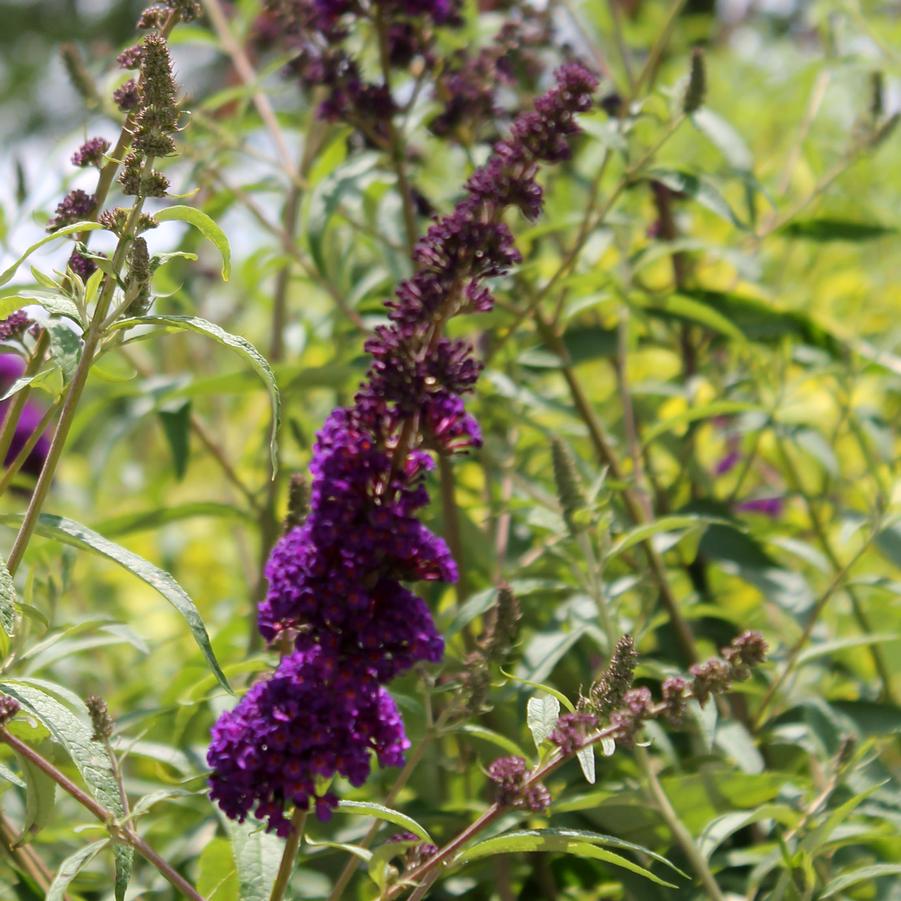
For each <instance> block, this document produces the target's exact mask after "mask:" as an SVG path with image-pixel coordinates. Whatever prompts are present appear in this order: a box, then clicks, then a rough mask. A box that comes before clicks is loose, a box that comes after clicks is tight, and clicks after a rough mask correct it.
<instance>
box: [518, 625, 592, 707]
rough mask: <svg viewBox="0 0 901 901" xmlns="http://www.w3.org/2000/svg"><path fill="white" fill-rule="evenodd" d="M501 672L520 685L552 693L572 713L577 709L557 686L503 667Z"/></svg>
mask: <svg viewBox="0 0 901 901" xmlns="http://www.w3.org/2000/svg"><path fill="white" fill-rule="evenodd" d="M581 634H582V633H580V637H581ZM501 672H502V673H503V674H504V675H505V676H506V677H507V678H508V679H510V681H511V682H517V683H519V684H520V685H528V686H529V688H537V689H539V691H543V692H545V694H549V695H552V696H553V697H555V698H556V699H557V700H558V701H559V702H560V703H561V704H562V705H563V706H564V707H565V708H566V709H567V710H568V711H569V712H570V713H574V712H575V709H576V708H575V706H574V705H573V702H572V701H570V699H569V698H568V697H566V695H565V694H563V692H562V691H558V690H557V689H556V688H551V686H550V685H544V684H543V683H541V682H535V681H533V680H532V679H520V678H519V676H514V675H513V674H512V673H508V672H505V671H504V670H503V669H501Z"/></svg>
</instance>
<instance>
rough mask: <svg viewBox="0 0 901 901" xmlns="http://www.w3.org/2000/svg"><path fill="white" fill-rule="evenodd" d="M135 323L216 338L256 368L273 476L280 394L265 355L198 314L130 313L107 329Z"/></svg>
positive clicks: (247, 342) (131, 325)
mask: <svg viewBox="0 0 901 901" xmlns="http://www.w3.org/2000/svg"><path fill="white" fill-rule="evenodd" d="M137 325H152V326H157V327H160V328H165V329H182V330H185V331H189V332H197V333H198V334H200V335H206V336H207V337H209V338H212V339H213V340H215V341H218V342H219V343H220V344H221V345H223V346H224V347H228V348H230V349H231V350H234V351H235V352H236V353H238V354H240V355H241V356H242V357H243V358H244V359H245V360H246V361H247V362H248V363H250V365H251V366H252V367H253V368H254V370H256V372H257V374H258V375H259V376H260V378H261V379H262V380H263V382H264V384H265V385H266V389H267V391H268V392H269V400H270V403H271V405H272V429H271V433H270V438H269V455H270V458H271V462H272V472H273V476H274V474H275V470H276V467H277V465H278V454H277V443H276V442H277V438H278V429H279V425H280V423H281V396H280V395H279V391H278V386H277V385H276V383H275V374H274V373H273V372H272V367H271V366H270V365H269V363H268V362H267V361H266V358H265V357H264V356H263V355H262V354H261V353H260V352H259V351H258V350H257V349H256V348H255V347H254V346H253V345H252V344H251V343H250V342H249V341H248V340H247V339H246V338H242V337H240V336H239V335H233V334H231V332H227V331H225V329H223V328H221V327H220V326H218V325H216V324H215V323H214V322H209V321H208V320H206V319H201V318H200V317H198V316H133V317H131V318H129V319H120V320H119V321H118V322H116V323H114V324H113V325H112V326H111V328H114V329H127V328H134V327H135V326H137Z"/></svg>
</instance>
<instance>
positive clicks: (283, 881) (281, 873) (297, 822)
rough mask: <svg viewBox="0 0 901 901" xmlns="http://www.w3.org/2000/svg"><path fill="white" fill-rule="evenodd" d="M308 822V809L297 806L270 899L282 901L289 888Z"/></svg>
mask: <svg viewBox="0 0 901 901" xmlns="http://www.w3.org/2000/svg"><path fill="white" fill-rule="evenodd" d="M306 822H307V811H306V810H301V809H300V808H297V810H295V811H294V816H293V817H292V819H291V826H292V827H293V828H292V830H291V834H290V835H289V836H288V840H287V841H286V842H285V850H284V851H283V852H282V860H281V863H280V864H279V866H278V874H277V875H276V877H275V882H274V883H273V885H272V894H271V895H269V901H282V898H284V897H285V891H286V890H287V888H288V882H289V881H290V879H291V873H292V871H293V870H294V861H295V860H296V858H297V852H298V850H299V849H300V843H301V842H302V841H303V830H304V826H305V825H306Z"/></svg>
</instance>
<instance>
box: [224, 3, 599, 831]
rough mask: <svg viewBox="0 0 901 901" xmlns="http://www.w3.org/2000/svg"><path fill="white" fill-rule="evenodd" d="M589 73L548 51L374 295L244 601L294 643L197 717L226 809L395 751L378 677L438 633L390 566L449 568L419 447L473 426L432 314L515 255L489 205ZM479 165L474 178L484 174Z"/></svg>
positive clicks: (324, 807) (456, 357)
mask: <svg viewBox="0 0 901 901" xmlns="http://www.w3.org/2000/svg"><path fill="white" fill-rule="evenodd" d="M410 8H413V7H412V6H410ZM595 84H596V79H595V77H594V76H593V75H592V74H591V73H590V72H588V71H587V70H586V69H584V68H583V67H582V66H579V65H576V64H571V65H568V66H565V67H563V68H562V69H561V70H560V71H559V72H558V76H557V84H556V86H555V87H554V88H552V89H551V90H550V91H549V92H548V93H547V94H546V95H544V97H542V98H541V99H539V101H538V103H537V104H536V112H535V113H528V114H526V115H525V116H523V117H522V118H521V123H522V124H517V125H516V126H514V134H513V137H511V138H510V139H508V140H507V141H505V142H501V143H499V144H498V145H497V148H496V156H495V158H494V159H493V160H491V161H490V162H489V163H488V164H487V166H486V167H485V168H484V169H483V170H480V172H478V173H476V175H475V176H473V178H474V179H475V180H476V181H478V183H479V184H480V185H483V188H481V189H480V190H479V191H475V190H473V189H468V192H467V195H466V197H465V198H464V199H463V200H462V201H461V202H460V203H459V204H458V205H457V207H456V209H455V210H454V211H453V212H452V213H451V214H450V215H448V216H445V217H443V218H441V219H437V220H436V221H435V222H434V223H433V224H432V226H431V227H430V228H429V230H428V232H427V233H426V235H425V236H424V237H423V238H422V240H421V241H420V242H419V243H418V244H417V246H416V250H415V253H414V257H413V260H414V263H415V267H416V268H415V271H414V273H413V275H412V276H411V277H410V278H409V279H408V280H407V281H405V282H404V283H402V284H401V286H400V287H399V288H398V291H397V295H396V298H395V300H394V301H392V302H391V303H389V305H388V307H389V320H390V322H389V324H388V325H386V326H384V327H382V328H380V329H379V330H377V332H376V333H375V335H374V336H373V337H372V338H371V339H370V340H369V341H368V342H367V344H366V349H367V350H368V351H369V353H370V354H371V355H372V363H371V366H370V368H369V372H368V374H367V379H366V380H365V382H364V383H363V384H362V385H361V387H360V389H359V390H358V392H357V394H356V397H355V399H354V404H353V406H352V407H350V408H346V409H345V408H339V409H337V410H335V411H334V412H333V413H332V414H331V415H330V416H329V418H328V420H327V421H326V422H325V424H324V426H323V427H322V429H321V430H320V432H319V434H318V435H317V438H316V442H315V446H314V448H313V459H312V461H311V463H310V474H311V476H312V484H311V491H310V498H309V513H308V514H307V516H306V518H305V519H304V520H303V522H301V523H298V524H295V525H292V527H291V528H289V529H288V531H287V532H286V533H285V534H284V535H283V536H282V538H281V539H280V540H279V541H278V543H277V544H276V546H275V548H274V549H273V551H272V554H271V556H270V558H269V562H268V564H267V568H266V577H267V579H268V581H269V590H268V593H267V595H266V598H265V600H264V601H263V602H262V603H261V605H260V609H259V628H260V631H261V633H262V634H263V636H264V637H265V638H266V639H267V640H268V641H270V642H276V641H278V643H279V645H280V646H281V647H284V646H285V645H286V643H290V642H293V644H294V648H295V650H294V653H292V654H291V655H290V656H287V657H285V658H284V659H283V660H282V662H281V664H280V665H279V667H278V669H277V670H276V672H275V674H274V675H273V676H272V677H270V678H269V679H266V680H264V681H262V682H260V683H258V684H257V685H256V686H254V687H253V688H252V689H251V691H250V693H249V694H248V695H247V696H245V698H244V699H243V700H242V701H241V702H240V703H239V704H238V706H237V707H236V708H235V709H234V710H233V711H231V712H230V713H227V714H225V715H224V716H223V717H222V718H221V719H220V720H219V722H218V723H217V724H216V726H215V727H214V730H213V741H212V744H211V746H210V751H209V754H208V758H207V759H208V762H209V764H210V766H211V767H212V768H213V775H212V779H211V795H212V797H213V798H214V799H215V800H216V801H217V802H218V803H219V804H220V806H221V807H222V809H223V810H224V811H225V812H226V813H227V814H228V815H229V816H232V817H236V818H238V819H243V818H244V817H245V816H247V815H248V814H249V813H251V812H254V813H255V814H256V816H258V817H260V818H262V819H266V820H268V823H269V825H270V827H273V828H276V829H277V830H279V831H284V829H285V828H286V823H287V820H286V818H285V815H284V808H285V806H286V805H289V804H296V805H302V806H304V805H307V804H308V802H309V799H310V798H311V797H316V798H317V801H316V806H317V813H318V814H319V815H320V816H325V815H327V813H328V811H329V810H330V809H331V807H333V806H334V804H335V803H337V802H336V799H335V798H334V796H333V795H331V794H327V793H326V794H320V793H318V792H317V791H316V777H318V776H321V777H326V778H327V777H330V776H333V775H335V774H341V775H343V776H345V777H346V778H348V779H350V781H351V782H352V783H354V784H360V782H362V781H363V780H364V779H365V778H366V775H367V773H368V772H369V752H370V751H371V750H374V751H376V753H377V756H378V758H379V760H380V762H381V763H382V764H394V763H397V762H399V760H400V757H401V752H402V750H403V748H404V747H405V746H406V739H405V737H404V733H403V727H402V724H401V723H400V719H399V718H398V716H397V711H396V710H395V709H394V707H393V706H392V705H391V703H390V699H389V697H388V695H387V694H385V693H384V689H383V688H382V687H381V686H382V685H384V684H385V683H387V682H388V681H390V680H391V679H393V678H394V677H395V676H397V675H398V674H400V673H401V672H403V671H405V670H408V669H409V668H410V667H412V666H413V665H414V664H416V663H418V662H437V661H439V660H440V659H441V656H442V653H443V649H444V643H443V640H442V638H441V636H440V635H439V634H438V632H437V629H436V628H435V624H434V622H433V620H432V616H431V613H430V611H429V608H428V606H427V605H426V603H425V601H424V600H423V599H422V598H420V597H419V596H417V595H416V594H414V593H413V592H412V591H410V590H409V589H408V588H406V587H405V586H404V584H403V583H405V582H418V581H441V582H453V581H455V580H456V579H457V567H456V564H455V563H454V561H453V559H452V557H451V554H450V551H449V550H448V547H447V545H446V544H445V543H444V541H443V540H442V539H441V538H439V537H437V536H436V535H434V534H433V533H432V532H430V531H429V530H428V529H427V528H426V527H425V526H424V525H422V523H421V522H419V521H418V520H417V519H416V513H417V511H419V510H420V509H421V508H422V507H423V506H424V505H425V504H426V503H427V502H428V493H427V491H426V488H425V485H424V478H425V476H426V474H427V473H428V472H429V470H430V469H431V468H432V467H433V466H434V463H433V460H432V458H431V456H430V455H429V453H428V451H429V450H431V451H434V452H437V453H440V454H448V455H449V454H453V453H459V452H461V451H465V450H466V449H468V448H470V447H473V446H477V445H478V444H479V443H480V441H481V436H480V434H479V430H478V425H477V424H476V422H475V420H474V419H473V418H472V417H471V416H470V415H469V414H468V413H467V412H466V410H465V408H464V404H463V400H462V397H461V395H462V394H463V393H465V392H467V391H470V390H471V389H472V388H473V386H474V384H475V381H476V379H477V377H478V374H479V365H478V364H477V363H476V362H475V360H474V359H473V357H472V349H471V347H470V346H469V345H468V344H466V343H465V342H462V341H451V340H448V339H446V338H443V337H442V336H441V331H442V329H443V326H444V324H445V322H446V321H447V320H448V319H449V318H450V317H451V316H453V315H455V314H457V313H459V312H460V311H462V310H465V309H488V308H490V305H491V295H490V293H489V292H488V290H487V288H485V286H484V285H483V284H482V280H483V279H485V278H487V277H490V276H496V275H500V274H502V273H505V272H507V271H508V270H509V268H510V266H511V265H513V263H515V262H517V261H518V260H519V254H518V252H517V250H516V248H515V246H514V244H513V237H512V235H511V233H510V231H509V229H508V228H507V226H506V225H505V224H504V223H503V222H502V221H501V215H502V213H503V211H504V209H505V207H507V206H510V205H511V204H513V203H514V201H513V200H511V199H510V197H511V196H520V195H522V194H523V193H529V191H530V190H531V186H534V185H535V183H534V176H535V174H536V170H537V163H538V161H539V160H542V159H560V158H561V151H560V146H559V140H560V138H559V136H560V135H562V134H566V135H570V134H573V133H574V132H575V131H576V130H577V129H576V126H575V125H574V123H573V120H572V116H573V113H575V112H578V111H580V110H585V109H587V108H588V106H589V104H590V92H591V90H592V89H593V88H594V86H595ZM542 136H543V137H542ZM498 160H499V161H500V162H498ZM495 172H496V173H497V174H498V176H499V178H501V179H502V180H501V181H499V182H498V184H499V186H501V187H500V188H499V191H498V192H495V193H492V192H491V191H490V190H489V189H488V184H487V182H486V181H485V179H487V178H488V177H489V175H488V174H486V173H495ZM536 187H537V186H536ZM510 615H511V616H512V615H513V614H512V612H511V614H510ZM314 696H315V697H314ZM290 699H294V700H292V701H291V703H289V700H290ZM382 717H384V721H383V720H382V719H380V718H382ZM298 718H299V719H298ZM276 734H277V735H278V736H280V738H279V741H278V743H276V742H275V739H274V738H273V739H270V737H269V736H270V735H276ZM546 795H547V793H546V790H544V789H543V787H540V786H539V787H536V788H535V789H534V791H531V793H526V795H524V796H523V798H522V799H521V800H522V803H523V805H525V806H528V807H530V808H531V809H539V808H542V807H543V806H546Z"/></svg>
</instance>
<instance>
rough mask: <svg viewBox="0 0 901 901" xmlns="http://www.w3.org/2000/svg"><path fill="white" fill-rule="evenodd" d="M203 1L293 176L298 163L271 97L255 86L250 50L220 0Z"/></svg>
mask: <svg viewBox="0 0 901 901" xmlns="http://www.w3.org/2000/svg"><path fill="white" fill-rule="evenodd" d="M203 5H204V8H205V9H206V12H207V15H208V16H209V17H210V22H211V23H212V25H213V29H214V30H215V32H216V35H217V36H218V38H219V41H220V42H221V43H222V48H223V49H224V50H225V52H226V53H227V54H228V55H229V56H230V57H231V61H232V65H233V66H234V67H235V71H236V72H237V73H238V77H239V78H240V79H241V81H242V82H243V83H244V85H245V86H246V87H248V88H253V92H252V94H251V99H252V100H253V105H254V106H255V107H256V109H257V112H258V113H259V116H260V119H261V120H262V122H263V125H265V126H266V130H267V131H268V132H269V134H270V136H271V137H272V141H273V143H274V144H275V149H276V152H277V153H278V157H279V162H280V163H281V166H282V169H284V171H285V172H286V173H287V174H288V175H289V176H290V177H291V178H292V179H293V178H294V169H295V166H294V162H293V161H292V159H291V152H290V151H289V150H288V142H287V141H286V140H285V135H284V132H283V131H282V129H281V126H280V125H279V124H278V119H277V118H276V115H275V111H274V110H273V109H272V104H271V103H270V102H269V98H268V97H267V96H266V94H265V93H264V92H263V91H261V90H259V89H258V88H256V87H255V85H256V84H257V74H256V72H255V71H254V68H253V65H252V64H251V62H250V59H248V57H247V54H246V53H245V52H244V48H243V47H242V46H241V45H240V44H239V43H238V41H237V40H235V36H234V35H233V34H232V32H231V28H230V27H229V24H228V18H227V17H226V15H225V11H224V10H223V8H222V5H221V4H220V3H219V0H203Z"/></svg>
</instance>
